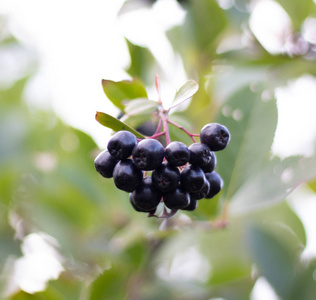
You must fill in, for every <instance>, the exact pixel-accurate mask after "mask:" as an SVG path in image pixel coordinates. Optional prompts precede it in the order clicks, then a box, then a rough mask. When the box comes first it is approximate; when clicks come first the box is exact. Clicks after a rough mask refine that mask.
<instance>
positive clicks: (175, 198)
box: [163, 187, 190, 209]
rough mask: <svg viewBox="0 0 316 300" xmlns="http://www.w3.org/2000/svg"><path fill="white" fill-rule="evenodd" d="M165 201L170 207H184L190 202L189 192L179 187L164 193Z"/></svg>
mask: <svg viewBox="0 0 316 300" xmlns="http://www.w3.org/2000/svg"><path fill="white" fill-rule="evenodd" d="M163 201H164V203H165V205H166V206H167V207H168V208H170V209H184V208H185V207H187V206H188V205H189V204H190V195H189V193H188V192H186V191H185V190H183V189H182V188H180V187H178V188H176V189H175V190H173V191H171V192H168V193H166V194H164V196H163Z"/></svg>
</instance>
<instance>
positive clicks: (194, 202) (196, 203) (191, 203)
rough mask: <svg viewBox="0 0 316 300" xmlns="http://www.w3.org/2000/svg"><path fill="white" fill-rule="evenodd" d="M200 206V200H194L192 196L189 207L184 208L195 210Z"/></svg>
mask: <svg viewBox="0 0 316 300" xmlns="http://www.w3.org/2000/svg"><path fill="white" fill-rule="evenodd" d="M197 206H198V200H194V199H191V197H190V203H189V205H188V206H187V207H185V208H182V210H189V211H193V210H195V209H196V208H197Z"/></svg>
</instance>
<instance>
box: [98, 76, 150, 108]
mask: <svg viewBox="0 0 316 300" xmlns="http://www.w3.org/2000/svg"><path fill="white" fill-rule="evenodd" d="M102 87H103V90H104V93H105V94H106V96H107V97H108V99H109V100H110V101H111V102H112V103H113V104H114V105H115V106H116V107H118V108H119V109H121V110H123V109H124V102H128V100H131V99H136V98H147V92H146V90H145V88H144V86H143V84H142V83H141V81H140V80H139V79H136V78H134V79H133V80H123V81H112V80H106V79H103V80H102Z"/></svg>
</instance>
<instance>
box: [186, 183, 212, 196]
mask: <svg viewBox="0 0 316 300" xmlns="http://www.w3.org/2000/svg"><path fill="white" fill-rule="evenodd" d="M209 191H210V183H209V182H208V180H205V181H204V185H203V186H202V188H201V189H200V190H199V191H198V192H192V193H190V197H191V199H193V200H201V199H203V198H205V196H206V195H207V194H208V193H209Z"/></svg>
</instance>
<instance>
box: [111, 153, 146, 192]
mask: <svg viewBox="0 0 316 300" xmlns="http://www.w3.org/2000/svg"><path fill="white" fill-rule="evenodd" d="M142 179H143V172H142V171H141V170H139V169H138V168H137V167H136V166H135V165H134V163H133V161H132V160H131V159H126V160H121V161H120V162H118V163H117V165H116V166H115V168H114V170H113V180H114V184H115V186H116V187H117V188H118V189H120V190H123V191H125V192H132V191H134V190H135V189H136V188H137V187H138V186H139V185H140V184H141V183H142Z"/></svg>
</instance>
